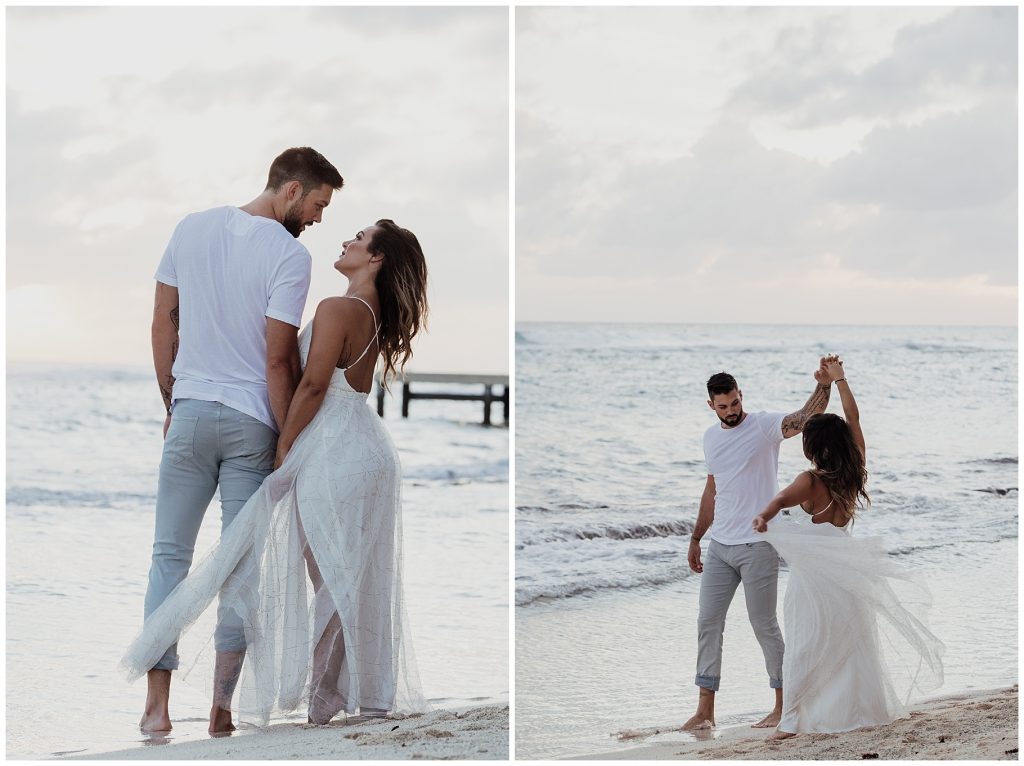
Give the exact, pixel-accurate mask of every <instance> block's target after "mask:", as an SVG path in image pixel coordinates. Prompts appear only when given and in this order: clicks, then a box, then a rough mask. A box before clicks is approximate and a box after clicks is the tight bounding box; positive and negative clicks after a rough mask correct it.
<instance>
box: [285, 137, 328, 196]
mask: <svg viewBox="0 0 1024 766" xmlns="http://www.w3.org/2000/svg"><path fill="white" fill-rule="evenodd" d="M289 181H298V182H299V183H300V184H302V195H303V196H305V195H306V194H308V193H309V192H311V191H313V190H314V189H319V188H320V187H321V186H323V185H324V184H327V185H328V186H330V187H331V188H332V189H340V188H341V187H342V186H344V184H345V180H344V179H343V178H342V177H341V173H339V172H338V169H337V168H336V167H334V165H332V164H331V163H329V162H328V161H327V158H326V157H324V156H323V155H322V154H320V152H318V151H317V150H316V149H311V148H310V147H308V146H300V147H297V148H293V149H285V150H284V151H283V152H281V154H279V155H278V156H277V158H276V159H275V160H274V161H273V163H271V165H270V175H269V176H268V177H267V189H269V190H270V191H277V190H278V189H280V188H281V186H282V185H283V184H286V183H288V182H289Z"/></svg>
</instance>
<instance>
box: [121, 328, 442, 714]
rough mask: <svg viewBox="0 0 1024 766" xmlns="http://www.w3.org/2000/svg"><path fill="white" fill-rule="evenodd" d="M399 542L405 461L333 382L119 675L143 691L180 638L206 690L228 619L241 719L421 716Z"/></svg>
mask: <svg viewBox="0 0 1024 766" xmlns="http://www.w3.org/2000/svg"><path fill="white" fill-rule="evenodd" d="M371 311H372V309H371ZM374 321H375V323H376V317H374ZM311 337H312V325H311V324H309V325H307V326H306V327H305V328H304V329H303V330H302V332H301V333H300V334H299V350H300V354H301V357H302V362H303V365H305V361H306V357H307V355H308V353H309V346H310V340H311ZM372 344H373V341H372V340H371V345H372ZM367 348H368V349H369V346H368V347H367ZM364 353H365V352H364ZM401 543H402V531H401V475H400V466H399V460H398V453H397V451H396V449H395V446H394V444H393V442H392V441H391V438H390V436H389V435H388V432H387V430H386V429H385V428H384V425H383V423H382V422H381V419H380V418H379V417H378V416H377V414H376V412H374V411H373V410H372V409H371V408H370V406H369V405H368V403H367V395H366V394H364V393H360V392H358V391H355V390H354V389H353V388H352V386H350V385H349V383H348V380H347V379H346V377H345V371H344V370H342V369H338V370H335V372H334V374H333V376H332V378H331V381H330V384H329V387H328V390H327V394H326V396H325V397H324V401H323V404H322V405H321V407H320V409H319V411H318V412H317V413H316V415H315V416H314V417H313V419H312V420H311V421H310V423H309V425H308V426H306V428H305V429H304V430H303V431H302V433H301V434H300V435H299V437H298V438H297V439H296V440H295V442H294V444H293V446H292V448H291V450H290V451H289V453H288V456H287V458H286V459H285V461H284V464H283V465H282V466H281V467H280V468H279V469H278V470H277V471H275V472H274V473H273V474H271V475H270V476H268V477H267V479H266V480H265V481H264V482H263V484H262V486H261V487H260V488H259V490H257V492H256V494H254V495H253V496H252V498H251V499H250V500H249V501H248V502H247V503H246V505H245V506H244V507H243V508H242V510H241V511H239V514H238V516H237V517H236V518H235V520H234V522H232V524H231V525H230V526H229V527H228V529H227V530H226V531H225V532H224V534H223V536H222V537H221V539H220V541H219V543H218V544H217V546H216V547H215V548H214V549H213V550H212V551H211V552H210V553H209V554H208V555H207V556H206V557H205V558H204V559H203V561H202V562H201V563H200V564H199V565H198V566H195V567H193V569H192V571H191V572H190V573H189V575H188V577H187V578H186V579H185V580H184V581H183V582H182V583H181V584H180V585H179V586H178V587H177V588H176V589H175V590H174V591H173V592H172V593H171V594H170V596H168V598H167V600H166V601H165V602H164V603H163V604H162V605H161V606H160V607H159V608H158V609H157V610H156V611H155V612H153V614H151V615H150V617H149V619H148V620H146V622H145V624H144V626H143V629H142V631H141V633H140V634H139V635H138V636H137V637H136V638H135V640H134V641H133V642H132V644H131V645H130V646H129V647H128V650H127V652H126V653H125V655H124V657H123V658H122V660H121V668H122V670H123V671H124V673H125V675H126V676H127V677H128V679H129V680H135V679H136V678H139V677H140V676H142V675H144V674H145V673H146V672H147V671H148V670H149V669H150V668H151V667H152V666H153V665H154V664H155V663H156V662H157V660H158V659H159V658H160V657H161V656H162V655H163V653H164V652H165V651H166V650H167V648H168V647H169V646H170V645H171V644H172V643H174V642H175V640H178V641H179V643H178V651H179V656H180V661H181V669H180V671H181V674H182V675H185V676H188V675H190V674H191V675H192V676H193V678H196V677H197V676H198V680H199V682H200V683H201V684H203V685H206V686H207V688H208V689H210V688H212V682H213V663H212V659H213V657H212V655H213V654H214V651H213V650H214V647H213V643H214V642H213V641H211V637H212V636H213V633H214V624H215V622H216V618H217V614H218V613H219V614H220V615H221V616H225V615H230V614H231V613H232V612H233V613H234V614H235V615H237V616H238V617H240V618H241V621H242V624H243V626H244V629H245V637H246V655H245V662H244V665H243V668H242V675H241V678H240V680H239V685H238V692H237V698H236V708H237V711H238V714H239V720H243V721H248V722H252V723H256V724H258V725H265V724H266V723H267V721H268V720H269V718H270V716H271V715H272V714H275V713H286V712H289V711H293V710H296V709H300V708H302V707H304V706H306V705H307V704H308V705H309V714H310V716H311V717H312V718H313V720H314V721H316V722H323V721H326V720H327V719H328V718H330V717H331V716H333V715H334V714H335V713H337V712H339V711H342V710H343V711H345V712H347V713H350V714H351V713H356V712H357V711H358V712H361V713H364V714H367V713H368V714H381V713H382V712H383V711H391V712H393V713H397V714H403V713H411V712H417V711H422V710H425V709H426V708H427V705H426V702H425V701H424V699H423V696H422V694H421V692H420V686H419V680H418V676H417V673H416V669H415V661H414V659H413V654H412V647H411V643H410V641H409V639H408V625H407V622H406V619H405V608H404V603H403V593H402V555H401ZM218 595H219V603H218V606H217V608H216V609H215V608H212V602H213V600H214V599H215V598H217V597H218ZM185 631H187V634H185V635H182V637H181V639H180V640H179V638H178V637H179V634H183V633H185ZM314 655H316V658H315V657H314Z"/></svg>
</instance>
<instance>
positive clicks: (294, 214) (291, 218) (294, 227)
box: [281, 200, 303, 239]
mask: <svg viewBox="0 0 1024 766" xmlns="http://www.w3.org/2000/svg"><path fill="white" fill-rule="evenodd" d="M301 203H302V200H299V201H297V202H295V204H293V205H292V206H291V207H290V208H288V210H286V211H285V214H284V220H283V221H281V225H282V226H284V228H285V229H286V230H287V231H288V233H289V234H291V235H292V236H293V237H295V238H296V239H298V238H299V235H300V234H301V233H302V224H303V221H302V215H301V213H302V205H301Z"/></svg>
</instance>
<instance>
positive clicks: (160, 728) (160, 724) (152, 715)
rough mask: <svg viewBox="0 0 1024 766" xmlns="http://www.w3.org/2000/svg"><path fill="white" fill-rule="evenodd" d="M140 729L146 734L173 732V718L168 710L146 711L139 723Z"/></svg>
mask: <svg viewBox="0 0 1024 766" xmlns="http://www.w3.org/2000/svg"><path fill="white" fill-rule="evenodd" d="M139 728H140V729H141V730H142V731H144V732H145V733H146V734H157V733H160V732H165V731H170V730H171V717H170V716H169V715H168V714H167V711H166V710H154V711H152V712H150V711H148V710H147V711H146V712H145V713H143V714H142V720H140V721H139Z"/></svg>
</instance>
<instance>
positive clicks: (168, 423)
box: [164, 413, 171, 440]
mask: <svg viewBox="0 0 1024 766" xmlns="http://www.w3.org/2000/svg"><path fill="white" fill-rule="evenodd" d="M170 427H171V415H170V413H168V414H167V417H166V418H164V440H166V439H167V429H168V428H170Z"/></svg>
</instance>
